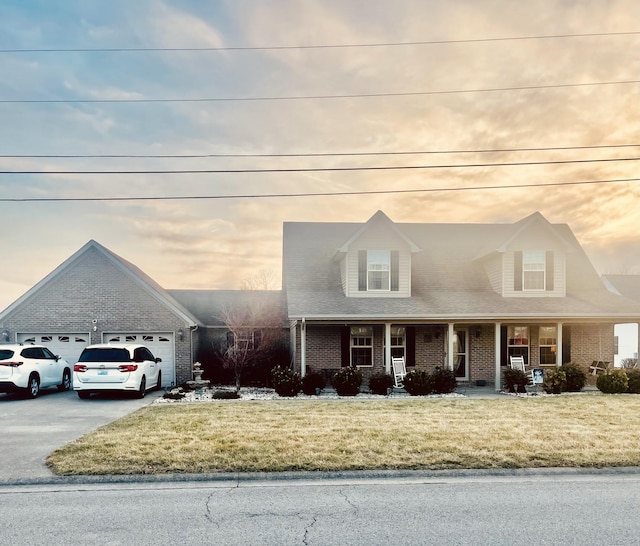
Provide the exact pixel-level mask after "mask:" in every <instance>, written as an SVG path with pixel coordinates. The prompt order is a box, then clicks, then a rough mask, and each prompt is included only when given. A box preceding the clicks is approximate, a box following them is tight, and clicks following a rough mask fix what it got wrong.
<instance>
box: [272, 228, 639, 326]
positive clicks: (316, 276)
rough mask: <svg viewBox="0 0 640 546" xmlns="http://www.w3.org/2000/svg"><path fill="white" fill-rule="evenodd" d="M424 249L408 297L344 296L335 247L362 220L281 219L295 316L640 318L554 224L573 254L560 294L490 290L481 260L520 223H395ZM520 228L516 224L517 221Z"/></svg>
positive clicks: (287, 280) (289, 298) (285, 276)
mask: <svg viewBox="0 0 640 546" xmlns="http://www.w3.org/2000/svg"><path fill="white" fill-rule="evenodd" d="M395 225H396V226H397V227H398V228H399V229H400V230H401V231H402V232H403V233H404V234H405V235H406V237H408V238H409V239H410V240H411V241H413V242H414V243H415V244H416V245H418V246H419V247H420V248H422V252H418V253H414V254H412V290H413V292H412V295H411V297H410V298H386V299H385V298H347V297H345V295H344V292H343V289H342V284H341V277H340V266H339V263H338V262H337V261H336V260H333V258H334V256H335V254H336V250H337V249H338V248H340V247H341V246H342V245H343V244H344V243H345V241H348V240H349V239H350V238H351V237H353V236H354V234H355V233H357V231H358V230H360V229H362V226H363V224H361V223H320V222H287V223H285V224H284V236H283V237H284V241H283V245H284V246H283V287H284V289H285V292H286V294H287V303H288V313H289V318H291V319H300V318H303V317H305V318H307V319H309V320H311V319H314V318H315V319H326V320H341V319H345V320H347V319H349V320H353V319H354V318H362V319H375V318H378V319H381V318H389V319H407V320H409V319H416V320H430V319H431V320H437V319H447V318H448V319H464V318H467V319H478V320H481V319H483V318H486V319H490V320H496V319H500V318H504V319H508V318H532V317H539V318H545V317H546V318H553V319H560V318H562V319H570V318H571V319H576V318H585V319H586V318H605V317H610V318H618V317H632V316H636V317H640V305H638V304H637V303H635V302H632V301H630V300H628V299H626V298H623V297H621V296H617V295H615V294H613V293H611V292H610V291H608V290H607V289H606V287H605V286H604V284H603V282H602V281H601V279H600V277H599V275H598V273H597V272H596V270H595V269H594V268H593V266H592V264H591V262H590V261H589V259H588V257H587V256H586V254H585V253H584V251H583V250H582V247H581V246H580V244H579V243H578V241H577V240H576V238H575V236H574V235H573V233H572V231H571V230H570V229H569V227H568V226H567V225H565V224H554V225H553V229H554V231H555V232H556V234H557V235H558V237H560V238H561V239H563V240H564V241H565V242H567V243H568V244H569V245H570V246H571V247H572V248H573V249H575V252H571V253H569V254H567V286H568V288H567V295H566V297H563V298H503V297H502V296H500V295H499V294H497V293H496V292H494V291H493V289H492V288H491V286H490V284H489V280H488V278H487V276H486V273H485V271H484V268H483V266H482V263H481V261H480V260H478V259H477V257H478V256H479V255H480V254H481V253H482V252H485V251H486V250H487V249H491V248H493V249H498V248H499V247H500V246H501V245H502V244H503V243H504V242H505V241H508V240H509V239H510V238H511V236H512V235H513V230H514V229H516V227H514V226H516V224H415V223H396V224H395ZM518 225H519V224H518Z"/></svg>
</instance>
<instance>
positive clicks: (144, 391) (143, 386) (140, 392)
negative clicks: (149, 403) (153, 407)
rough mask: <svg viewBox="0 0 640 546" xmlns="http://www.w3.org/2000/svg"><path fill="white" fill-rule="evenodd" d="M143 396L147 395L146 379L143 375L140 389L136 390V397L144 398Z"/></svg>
mask: <svg viewBox="0 0 640 546" xmlns="http://www.w3.org/2000/svg"><path fill="white" fill-rule="evenodd" d="M145 394H147V378H146V377H145V376H144V375H143V376H142V379H141V380H140V388H139V389H138V392H137V395H138V398H144V395H145Z"/></svg>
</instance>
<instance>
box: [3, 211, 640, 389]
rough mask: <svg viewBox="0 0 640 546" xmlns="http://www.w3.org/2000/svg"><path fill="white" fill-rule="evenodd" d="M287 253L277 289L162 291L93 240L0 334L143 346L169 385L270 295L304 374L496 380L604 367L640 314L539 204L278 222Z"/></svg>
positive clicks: (69, 349) (75, 350)
mask: <svg viewBox="0 0 640 546" xmlns="http://www.w3.org/2000/svg"><path fill="white" fill-rule="evenodd" d="M283 248H284V252H283V290H282V291H270V292H265V293H259V292H257V291H242V290H236V291H227V290H166V289H164V288H163V287H161V286H160V285H158V284H157V283H156V282H155V281H154V280H153V279H151V278H150V277H149V276H148V275H146V274H145V273H144V272H142V271H141V270H140V269H139V268H138V267H137V266H135V265H134V264H132V263H131V262H129V261H127V260H125V259H123V258H121V257H120V256H118V255H117V254H115V253H114V252H112V251H110V250H109V249H107V248H105V247H104V246H102V245H101V244H99V243H97V242H96V241H89V242H88V243H87V244H86V245H84V246H83V247H82V248H80V249H79V250H78V251H77V252H75V253H74V254H73V255H72V256H71V257H70V258H68V259H67V260H65V261H64V262H63V263H62V264H61V265H60V266H59V267H57V268H56V269H55V270H54V271H52V272H51V273H49V274H48V275H47V276H46V277H44V278H43V279H42V281H40V282H39V283H37V284H36V285H35V286H34V287H32V288H31V289H30V290H29V291H27V293H26V294H24V295H23V296H22V297H20V298H19V299H18V300H16V301H15V302H14V303H12V304H11V305H9V307H7V308H6V309H5V310H3V311H2V312H0V342H3V341H4V342H25V343H29V342H35V343H45V344H47V345H48V346H49V347H50V348H51V350H52V351H53V352H54V353H55V354H59V355H61V356H63V357H64V358H65V359H66V360H68V361H69V362H75V361H76V360H77V357H78V356H79V354H80V352H81V351H82V349H83V348H84V347H85V346H86V345H88V344H91V343H102V342H110V341H111V342H117V341H125V342H141V343H144V344H146V345H147V346H148V347H149V348H150V349H151V351H152V352H153V353H154V354H155V355H156V356H159V357H161V358H162V368H163V370H162V378H163V384H164V386H169V385H172V384H173V385H176V384H181V383H183V382H185V381H187V380H189V379H192V366H193V363H194V362H195V361H199V362H201V363H202V364H203V367H204V368H205V370H207V369H211V368H212V367H215V361H216V358H217V355H216V347H219V346H221V345H222V346H224V345H225V343H229V342H230V341H229V335H228V332H227V331H226V328H225V324H224V322H222V321H221V320H220V316H221V314H222V310H223V309H225V308H227V309H228V308H230V307H231V308H233V307H234V306H241V305H245V304H247V303H250V302H251V301H252V300H254V299H255V298H263V299H264V298H266V299H267V300H269V305H270V307H271V308H272V309H273V314H275V315H277V317H278V318H277V321H280V320H281V323H282V327H283V328H284V330H285V332H286V330H288V331H289V338H290V347H289V351H287V352H290V354H291V362H292V365H293V366H294V368H295V369H296V370H297V371H299V372H300V373H301V374H302V375H304V374H306V373H308V372H309V371H310V370H313V371H325V372H326V373H327V374H329V373H331V372H332V371H335V370H336V369H339V368H340V367H341V366H357V367H359V368H360V369H361V370H363V372H364V374H365V375H370V374H373V373H378V372H384V371H390V366H389V362H390V357H391V356H404V357H405V360H406V364H407V366H408V367H409V369H411V368H412V367H414V368H417V369H432V368H434V367H436V366H446V367H448V368H449V369H452V370H454V371H455V375H456V377H457V378H458V380H459V381H461V382H475V381H477V380H483V381H487V382H489V383H493V384H494V385H495V387H496V388H499V387H500V379H501V373H502V370H503V369H504V367H505V366H506V363H507V361H508V357H509V356H513V355H521V356H523V357H524V358H525V360H526V362H528V363H530V364H533V365H536V366H556V365H560V364H561V363H563V362H568V361H572V362H575V363H579V364H583V365H585V366H588V365H589V364H590V363H591V362H592V361H594V360H603V361H613V351H614V349H613V343H614V335H613V327H614V324H616V323H628V322H640V300H639V301H633V300H632V299H631V298H627V297H624V295H621V294H620V293H613V292H612V291H610V290H607V288H606V287H605V285H604V283H603V281H602V280H601V279H600V278H599V277H598V274H597V273H596V271H595V269H594V268H593V266H592V265H591V263H590V262H589V259H588V258H587V256H586V254H585V253H584V250H583V249H582V247H581V246H580V244H579V243H578V241H577V240H576V238H575V237H574V235H573V233H572V232H571V230H570V229H569V227H568V226H566V225H564V224H562V225H558V224H550V223H549V222H548V221H547V220H546V219H545V218H544V217H543V216H542V215H541V214H539V213H535V214H533V215H531V216H529V217H527V218H524V219H523V220H521V221H519V222H516V223H515V224H434V223H421V224H414V223H411V224H409V223H396V222H393V221H391V220H390V219H389V218H388V217H387V216H386V215H385V214H384V213H382V212H377V213H376V214H375V215H374V216H373V217H372V218H371V219H369V220H368V221H367V222H365V223H310V222H287V223H285V224H284V235H283ZM277 321H276V322H277ZM257 326H259V325H257ZM237 342H241V343H245V342H246V343H251V340H248V339H247V340H235V341H234V343H237ZM285 350H286V349H285ZM275 358H277V359H278V362H280V360H284V359H286V358H288V355H287V354H286V353H285V356H284V357H283V355H282V353H281V352H280V353H279V354H278V355H276V357H275Z"/></svg>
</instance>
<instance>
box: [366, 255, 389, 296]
mask: <svg viewBox="0 0 640 546" xmlns="http://www.w3.org/2000/svg"><path fill="white" fill-rule="evenodd" d="M390 283H391V254H390V252H389V251H388V250H387V251H384V250H382V251H381V250H370V251H369V252H367V290H387V291H388V290H389V287H390Z"/></svg>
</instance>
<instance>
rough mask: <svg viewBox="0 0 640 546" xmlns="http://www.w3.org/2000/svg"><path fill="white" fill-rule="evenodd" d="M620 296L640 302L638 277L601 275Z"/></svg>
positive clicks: (639, 276) (639, 279)
mask: <svg viewBox="0 0 640 546" xmlns="http://www.w3.org/2000/svg"><path fill="white" fill-rule="evenodd" d="M603 277H604V279H605V280H606V281H608V282H609V283H610V284H611V285H612V286H613V288H614V289H615V290H616V291H617V292H618V293H619V294H620V295H622V296H624V297H626V298H630V299H632V300H634V301H640V275H603Z"/></svg>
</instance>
